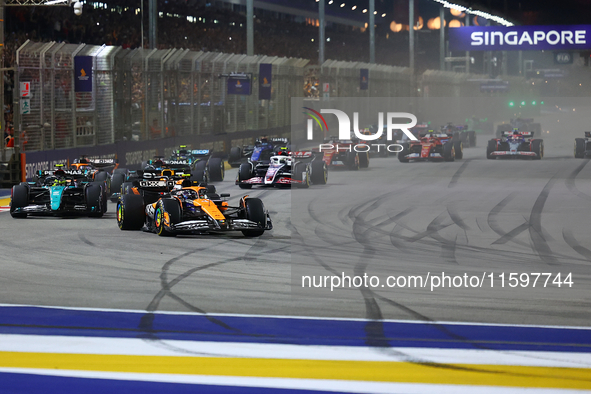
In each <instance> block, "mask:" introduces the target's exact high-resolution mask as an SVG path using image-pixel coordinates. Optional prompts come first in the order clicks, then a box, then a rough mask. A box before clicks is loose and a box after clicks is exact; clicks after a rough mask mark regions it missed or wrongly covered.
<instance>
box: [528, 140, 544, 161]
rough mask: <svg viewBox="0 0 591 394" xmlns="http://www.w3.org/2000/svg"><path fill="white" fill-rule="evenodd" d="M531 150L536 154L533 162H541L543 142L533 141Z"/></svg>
mask: <svg viewBox="0 0 591 394" xmlns="http://www.w3.org/2000/svg"><path fill="white" fill-rule="evenodd" d="M531 150H532V152H535V154H536V156H535V157H534V160H541V159H542V157H544V140H533V141H532V143H531Z"/></svg>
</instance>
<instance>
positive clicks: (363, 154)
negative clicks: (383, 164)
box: [359, 152, 369, 168]
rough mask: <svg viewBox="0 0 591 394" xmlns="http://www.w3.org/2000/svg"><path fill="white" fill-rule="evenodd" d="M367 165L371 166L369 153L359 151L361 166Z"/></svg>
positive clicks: (365, 166)
mask: <svg viewBox="0 0 591 394" xmlns="http://www.w3.org/2000/svg"><path fill="white" fill-rule="evenodd" d="M367 167H369V153H367V152H361V153H359V168H367Z"/></svg>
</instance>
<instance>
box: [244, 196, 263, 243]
mask: <svg viewBox="0 0 591 394" xmlns="http://www.w3.org/2000/svg"><path fill="white" fill-rule="evenodd" d="M244 209H245V211H246V219H248V220H250V221H253V222H255V223H258V225H259V226H261V227H262V228H265V227H267V214H266V213H265V207H264V205H263V202H262V201H261V200H260V199H258V198H247V199H246V200H245V201H244ZM264 232H265V230H242V234H244V235H245V236H247V237H260V236H261V235H263V234H264Z"/></svg>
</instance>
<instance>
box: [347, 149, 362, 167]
mask: <svg viewBox="0 0 591 394" xmlns="http://www.w3.org/2000/svg"><path fill="white" fill-rule="evenodd" d="M345 163H346V166H347V168H348V169H349V170H351V171H357V170H359V155H358V154H357V153H356V152H347V153H346V154H345Z"/></svg>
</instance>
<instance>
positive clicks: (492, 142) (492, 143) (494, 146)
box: [486, 140, 497, 160]
mask: <svg viewBox="0 0 591 394" xmlns="http://www.w3.org/2000/svg"><path fill="white" fill-rule="evenodd" d="M496 150H497V141H495V140H489V141H488V145H487V146H486V158H487V159H489V160H494V159H496V157H494V156H493V155H492V153H493V152H494V151H496Z"/></svg>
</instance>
